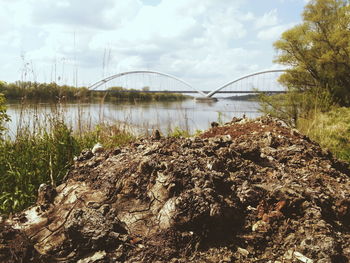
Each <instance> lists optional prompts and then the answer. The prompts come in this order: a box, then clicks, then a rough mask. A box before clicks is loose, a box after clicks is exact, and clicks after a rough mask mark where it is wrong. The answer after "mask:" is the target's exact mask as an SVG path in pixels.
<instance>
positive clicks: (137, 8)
mask: <svg viewBox="0 0 350 263" xmlns="http://www.w3.org/2000/svg"><path fill="white" fill-rule="evenodd" d="M306 3H307V0H0V50H1V52H0V60H1V63H0V80H2V81H6V82H14V81H16V80H24V81H38V82H52V81H56V82H57V83H59V84H68V85H77V86H88V85H90V84H92V83H94V82H96V81H98V80H100V79H102V78H104V77H108V76H110V75H113V74H116V73H121V72H125V71H132V70H155V71H160V72H164V73H168V74H171V75H174V76H177V77H179V78H181V79H183V80H185V81H187V82H189V83H191V84H193V85H194V86H196V87H197V88H198V87H202V88H203V89H206V88H211V87H217V86H219V85H220V84H224V83H226V82H228V81H231V80H234V79H235V78H238V77H241V76H244V75H246V74H249V73H254V72H258V71H261V70H267V69H279V68H282V66H280V65H277V64H274V63H273V59H274V57H275V55H276V52H275V50H274V48H273V42H274V41H276V40H277V39H278V38H279V37H280V36H281V33H282V32H283V31H285V30H287V29H288V28H291V27H293V26H294V25H296V24H298V23H301V22H302V18H301V13H302V11H303V8H304V5H305V4H306Z"/></svg>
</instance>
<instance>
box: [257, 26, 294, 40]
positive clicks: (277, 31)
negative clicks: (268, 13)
mask: <svg viewBox="0 0 350 263" xmlns="http://www.w3.org/2000/svg"><path fill="white" fill-rule="evenodd" d="M294 25H295V24H294V23H289V24H285V25H278V26H273V27H269V28H267V29H264V30H261V31H259V33H258V39H260V40H271V41H275V40H277V39H278V38H280V37H281V35H282V33H283V32H284V31H286V30H287V29H288V28H291V27H292V26H294Z"/></svg>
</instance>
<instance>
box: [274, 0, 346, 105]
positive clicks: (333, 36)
mask: <svg viewBox="0 0 350 263" xmlns="http://www.w3.org/2000/svg"><path fill="white" fill-rule="evenodd" d="M274 47H275V48H276V50H277V52H278V54H277V58H276V60H275V62H277V63H279V64H282V65H286V66H288V67H289V69H288V71H287V72H286V73H284V74H283V75H282V76H281V77H280V82H281V83H282V84H283V85H285V86H286V87H287V88H288V89H289V90H293V91H297V92H306V93H308V94H310V95H311V96H320V94H329V95H330V96H331V99H332V101H333V102H335V103H338V104H339V105H341V106H350V1H349V0H311V1H310V2H309V4H307V5H306V7H305V9H304V12H303V23H302V24H300V25H297V26H295V27H293V28H291V29H289V30H287V31H286V32H284V33H283V34H282V37H281V39H280V40H278V41H276V42H275V43H274ZM320 91H321V93H320Z"/></svg>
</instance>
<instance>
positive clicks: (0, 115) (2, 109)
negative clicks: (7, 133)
mask: <svg viewBox="0 0 350 263" xmlns="http://www.w3.org/2000/svg"><path fill="white" fill-rule="evenodd" d="M1 84H2V83H1V82H0V86H1ZM8 120H9V116H8V115H7V114H6V105H5V98H4V96H3V95H2V94H1V93H0V138H1V136H2V133H3V131H4V130H5V126H4V124H5V122H7V121H8Z"/></svg>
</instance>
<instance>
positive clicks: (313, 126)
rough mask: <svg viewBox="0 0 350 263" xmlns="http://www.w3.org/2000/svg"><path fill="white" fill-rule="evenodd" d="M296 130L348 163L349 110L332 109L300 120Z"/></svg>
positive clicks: (349, 151) (349, 148)
mask: <svg viewBox="0 0 350 263" xmlns="http://www.w3.org/2000/svg"><path fill="white" fill-rule="evenodd" d="M297 128H298V129H299V130H300V131H301V132H302V133H304V134H306V135H308V136H309V137H310V138H311V139H313V140H315V141H316V142H318V143H319V144H320V145H321V146H322V147H324V148H327V149H329V150H330V151H331V152H332V153H333V154H334V155H335V156H336V157H337V158H339V159H342V160H344V161H346V162H348V163H350V108H344V107H334V108H333V109H332V110H330V111H328V112H324V113H322V112H314V113H313V114H311V115H309V116H308V118H300V119H299V121H298V123H297Z"/></svg>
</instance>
